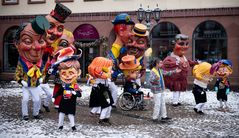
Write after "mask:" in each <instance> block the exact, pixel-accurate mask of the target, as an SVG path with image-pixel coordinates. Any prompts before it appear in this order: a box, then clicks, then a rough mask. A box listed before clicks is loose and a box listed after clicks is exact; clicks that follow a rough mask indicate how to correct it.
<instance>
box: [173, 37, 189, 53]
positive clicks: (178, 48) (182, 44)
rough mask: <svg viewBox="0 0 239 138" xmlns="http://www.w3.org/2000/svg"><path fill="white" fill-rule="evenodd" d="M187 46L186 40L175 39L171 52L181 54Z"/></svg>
mask: <svg viewBox="0 0 239 138" xmlns="http://www.w3.org/2000/svg"><path fill="white" fill-rule="evenodd" d="M188 47H189V46H188V40H177V41H176V43H175V47H174V50H173V52H174V53H175V54H176V55H178V56H183V55H184V54H185V52H186V51H187V50H188Z"/></svg>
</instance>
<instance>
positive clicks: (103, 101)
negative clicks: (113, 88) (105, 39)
mask: <svg viewBox="0 0 239 138" xmlns="http://www.w3.org/2000/svg"><path fill="white" fill-rule="evenodd" d="M112 66H113V63H112V61H111V60H109V59H107V58H104V57H96V58H94V59H93V61H92V62H91V64H90V65H89V66H88V72H89V74H90V75H91V76H92V77H93V78H94V80H95V82H94V84H93V86H92V90H91V94H90V101H89V107H90V108H92V110H91V113H92V114H96V113H97V111H99V110H101V112H100V118H99V124H101V125H111V123H110V116H111V110H112V104H113V103H114V101H113V98H112V95H111V92H110V91H109V83H110V82H111V81H110V79H111V71H112ZM98 113H99V112H98Z"/></svg>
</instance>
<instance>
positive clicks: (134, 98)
mask: <svg viewBox="0 0 239 138" xmlns="http://www.w3.org/2000/svg"><path fill="white" fill-rule="evenodd" d="M118 105H119V107H120V108H121V109H122V110H124V111H129V110H132V109H138V110H144V109H145V106H146V105H145V102H144V93H143V92H138V93H130V92H123V93H122V94H121V95H120V96H119V99H118Z"/></svg>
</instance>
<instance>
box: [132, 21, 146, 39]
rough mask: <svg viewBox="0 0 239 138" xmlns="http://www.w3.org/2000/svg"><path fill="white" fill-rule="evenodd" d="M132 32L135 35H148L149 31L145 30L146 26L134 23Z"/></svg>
mask: <svg viewBox="0 0 239 138" xmlns="http://www.w3.org/2000/svg"><path fill="white" fill-rule="evenodd" d="M132 32H133V34H134V35H137V36H148V35H149V31H147V27H146V26H145V25H144V24H141V23H136V24H135V25H134V28H133V30H132Z"/></svg>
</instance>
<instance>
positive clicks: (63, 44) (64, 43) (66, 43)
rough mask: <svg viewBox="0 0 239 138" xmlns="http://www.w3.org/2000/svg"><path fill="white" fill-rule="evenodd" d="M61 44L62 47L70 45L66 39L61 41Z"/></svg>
mask: <svg viewBox="0 0 239 138" xmlns="http://www.w3.org/2000/svg"><path fill="white" fill-rule="evenodd" d="M59 46H61V47H64V48H65V47H68V42H66V41H64V42H61V43H60V44H59Z"/></svg>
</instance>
